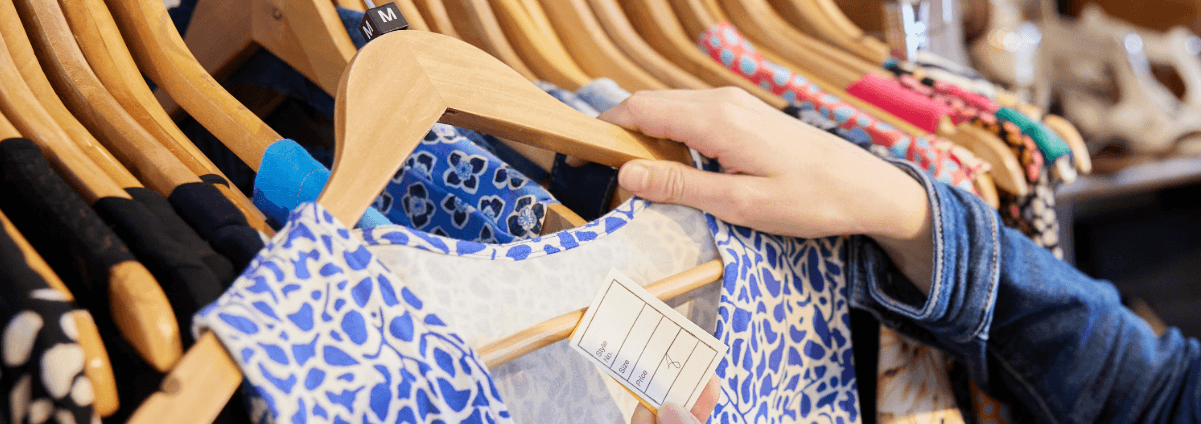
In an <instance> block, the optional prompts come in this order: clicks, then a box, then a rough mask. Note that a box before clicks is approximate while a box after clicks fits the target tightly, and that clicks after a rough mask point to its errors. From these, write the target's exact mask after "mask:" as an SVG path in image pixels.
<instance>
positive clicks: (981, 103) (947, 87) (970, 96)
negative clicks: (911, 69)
mask: <svg viewBox="0 0 1201 424" xmlns="http://www.w3.org/2000/svg"><path fill="white" fill-rule="evenodd" d="M934 90H935V91H938V92H939V93H944V94H949V95H952V96H955V97H958V98H960V99H963V101H965V102H967V103H968V104H970V105H972V107H975V108H976V109H980V110H982V111H985V112H988V113H991V114H996V113H997V111H998V110H1001V107H1000V106H998V105H997V103H996V102H994V101H992V100H989V98H988V97H984V96H981V95H979V94H976V93H972V92H970V91H967V90H964V89H963V87H960V86H958V85H955V84H951V83H949V82H946V81H934Z"/></svg>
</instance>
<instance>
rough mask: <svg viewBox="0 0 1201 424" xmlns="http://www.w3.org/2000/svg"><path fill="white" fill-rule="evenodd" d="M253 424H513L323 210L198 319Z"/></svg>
mask: <svg viewBox="0 0 1201 424" xmlns="http://www.w3.org/2000/svg"><path fill="white" fill-rule="evenodd" d="M194 326H195V328H194V331H195V332H196V333H197V335H198V336H199V334H200V333H202V332H203V331H206V330H207V331H213V332H214V333H215V334H216V335H217V337H218V338H219V339H220V340H221V343H222V344H223V345H224V346H225V347H226V349H228V350H229V352H230V354H231V356H232V357H233V358H234V359H235V361H236V362H237V363H238V366H239V367H240V368H241V369H242V372H243V374H244V375H245V376H246V384H247V385H248V387H250V390H249V391H250V393H251V405H252V414H253V415H254V418H255V419H256V421H257V422H267V423H274V422H292V423H299V422H308V421H309V420H312V421H313V422H334V423H351V422H353V423H360V422H362V423H385V422H386V423H394V422H410V423H417V422H475V423H484V422H488V423H495V422H502V423H503V422H511V420H510V418H509V413H508V411H507V410H506V408H505V406H504V404H503V403H502V402H501V399H500V395H499V393H498V392H497V391H496V389H495V387H494V385H493V382H492V378H491V376H490V375H489V373H488V370H487V368H486V367H485V366H484V364H483V361H482V360H480V358H479V357H478V356H477V355H476V354H475V352H474V351H472V350H471V348H470V347H469V346H467V344H466V343H465V342H464V341H463V340H462V339H461V338H460V337H459V336H458V335H457V334H455V332H453V331H451V330H450V328H449V327H448V326H447V324H446V323H445V322H443V321H442V319H440V318H439V317H438V315H436V314H434V313H433V312H432V311H430V310H429V309H427V308H425V307H424V303H423V302H422V301H421V299H420V298H419V297H417V296H415V295H414V294H413V293H412V292H411V291H410V290H409V289H408V288H407V287H405V285H404V282H403V281H401V280H400V279H398V278H397V277H396V276H395V275H394V274H392V273H391V272H390V271H389V270H388V269H387V268H386V267H384V265H383V264H381V263H380V262H379V261H378V260H377V259H376V258H375V257H374V256H373V255H372V253H371V251H370V250H368V249H367V248H366V246H365V245H364V244H363V242H362V241H361V240H359V239H358V238H357V237H354V236H352V234H351V232H350V231H349V230H348V229H347V228H345V227H344V226H343V225H342V224H341V223H339V222H338V221H337V220H336V219H334V217H333V216H332V215H330V214H329V212H327V211H325V209H324V208H322V207H321V206H320V205H317V204H315V203H305V204H302V205H301V206H300V207H298V208H297V209H296V210H295V211H293V213H292V216H291V217H290V219H289V220H288V223H287V224H286V225H285V227H284V228H283V230H281V231H280V232H279V233H278V234H276V236H275V238H274V239H273V240H272V241H271V243H270V244H269V245H268V246H267V247H266V248H265V249H264V250H263V251H262V252H260V254H259V255H258V256H257V257H256V258H255V259H254V261H253V262H252V263H251V264H250V266H249V268H247V270H246V271H245V272H243V274H242V275H241V276H240V277H239V278H238V279H237V280H236V281H235V282H234V284H233V286H232V287H230V289H229V290H228V291H227V292H226V293H225V294H223V295H222V296H221V298H220V299H218V300H217V301H216V302H214V303H213V304H211V305H209V306H207V307H205V308H204V309H202V310H201V311H200V312H199V313H197V315H196V318H195V319H194Z"/></svg>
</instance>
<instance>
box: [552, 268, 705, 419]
mask: <svg viewBox="0 0 1201 424" xmlns="http://www.w3.org/2000/svg"><path fill="white" fill-rule="evenodd" d="M571 347H572V348H573V349H575V350H576V351H578V352H579V353H580V354H582V355H584V356H585V357H588V358H589V359H591V360H592V361H593V362H594V363H596V364H597V365H599V366H600V367H601V369H604V370H605V372H607V373H608V374H609V375H610V376H612V377H613V378H614V379H616V380H617V382H619V383H621V384H622V385H623V386H625V387H626V389H627V390H629V391H630V393H633V394H634V395H635V396H637V397H638V398H639V399H640V400H641V401H642V402H643V403H644V404H645V405H646V406H647V407H649V408H651V409H652V410H658V409H659V406H660V405H662V404H664V403H666V402H669V401H670V402H674V403H677V404H680V405H683V406H684V408H685V409H691V408H692V405H693V404H695V403H696V400H697V398H698V397H700V395H701V390H702V389H704V387H705V384H706V383H708V382H709V376H710V375H712V374H713V372H714V370H716V369H717V364H718V362H719V361H721V358H722V356H723V355H725V353H726V345H724V344H722V343H721V342H720V341H718V340H717V339H716V338H714V337H713V336H712V335H710V334H709V333H708V332H706V331H704V330H702V329H701V328H700V327H698V326H697V325H696V324H694V323H692V321H689V320H688V318H685V317H684V316H683V315H680V313H679V312H676V311H675V310H674V309H672V308H671V307H669V306H667V304H666V303H663V302H662V301H660V300H659V299H656V298H655V297H654V296H652V295H651V294H650V293H648V292H647V291H646V290H645V289H643V288H642V286H639V285H638V284H635V283H634V282H633V281H631V280H630V278H629V277H626V276H625V275H624V274H622V273H621V272H620V271H617V270H616V269H614V270H611V271H609V276H608V277H607V278H606V279H605V283H604V284H602V286H601V290H600V293H598V294H597V295H596V298H595V299H593V300H592V306H591V307H589V308H588V310H587V311H586V312H585V313H584V319H583V320H582V321H580V324H579V326H577V327H576V329H575V331H574V332H572V334H571Z"/></svg>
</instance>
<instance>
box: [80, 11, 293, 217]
mask: <svg viewBox="0 0 1201 424" xmlns="http://www.w3.org/2000/svg"><path fill="white" fill-rule="evenodd" d="M59 4H60V6H61V7H62V10H63V12H64V15H65V17H66V18H67V21H68V24H69V25H70V28H71V31H72V32H73V33H74V34H75V39H76V40H77V41H78V42H79V47H80V50H81V51H82V52H83V54H84V56H85V57H86V58H87V62H88V64H89V65H91V69H92V70H93V71H94V72H95V73H96V76H97V77H98V78H99V79H100V81H101V82H102V83H103V84H104V86H105V87H106V88H108V92H109V93H110V94H112V95H113V97H114V98H115V99H116V100H117V102H118V103H120V104H121V105H122V106H124V108H125V110H126V111H127V112H129V114H130V115H131V116H132V117H133V119H134V120H135V121H137V123H138V124H139V125H141V126H142V128H144V129H146V130H147V131H148V132H149V133H150V134H151V135H152V136H153V137H154V138H155V139H156V140H157V141H158V142H159V143H160V144H162V145H163V146H164V147H166V148H167V150H168V151H169V152H171V153H172V154H173V155H174V156H175V157H176V158H177V159H179V161H180V162H182V163H183V164H184V165H185V166H186V167H187V168H188V169H189V170H190V171H191V172H192V173H193V174H195V175H196V176H203V175H217V176H219V177H221V178H222V179H223V180H226V181H229V178H227V177H226V176H225V174H224V173H222V172H221V170H220V169H218V168H217V166H216V165H214V164H213V162H212V161H210V160H209V159H208V157H207V156H205V155H204V153H202V152H201V151H200V149H199V148H197V147H196V145H195V144H193V143H192V141H191V140H189V139H188V137H187V136H185V135H184V134H183V131H180V129H179V127H177V126H176V125H175V122H174V121H172V120H171V118H170V117H169V116H167V113H166V111H164V110H163V108H162V106H160V105H159V103H158V101H157V100H155V98H154V94H153V93H151V92H150V87H148V86H147V85H146V80H145V79H143V78H142V73H141V72H140V71H139V70H138V67H137V65H136V64H135V63H134V60H133V57H132V56H131V55H130V53H129V49H128V48H127V47H126V46H125V40H123V39H122V38H121V32H120V30H119V29H118V28H117V25H116V23H115V22H114V21H113V18H112V15H110V14H109V11H108V9H107V8H106V7H105V6H104V3H103V0H78V1H76V0H70V1H61V2H60V3H59ZM213 186H214V187H215V188H217V189H218V191H220V192H221V193H222V195H224V196H225V197H226V198H227V199H229V200H230V202H231V203H233V204H234V205H235V206H236V207H237V208H238V209H239V210H240V211H242V213H243V215H245V216H246V218H247V221H248V222H249V223H250V225H251V226H252V227H254V228H256V229H259V230H264V229H268V228H269V227H268V225H267V223H266V222H265V219H266V218H265V217H264V216H263V214H262V212H260V211H259V210H258V209H257V208H256V207H255V206H254V205H253V204H252V203H251V202H250V199H247V198H246V196H245V195H244V194H242V192H241V191H240V190H230V189H229V187H227V186H225V185H219V184H214V185H213Z"/></svg>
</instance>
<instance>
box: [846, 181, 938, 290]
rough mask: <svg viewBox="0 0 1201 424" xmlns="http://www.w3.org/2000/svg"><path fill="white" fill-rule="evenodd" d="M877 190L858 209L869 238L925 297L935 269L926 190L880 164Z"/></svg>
mask: <svg viewBox="0 0 1201 424" xmlns="http://www.w3.org/2000/svg"><path fill="white" fill-rule="evenodd" d="M882 164H883V165H884V166H886V167H887V168H888V169H887V170H881V171H880V174H879V175H878V176H877V177H878V179H876V180H875V184H874V185H875V187H876V189H875V190H874V192H873V195H872V196H870V197H871V199H869V200H867V202H868V203H867V204H866V205H864V206H863V207H861V208H859V209H860V211H861V213H862V214H864V215H865V216H863V217H861V218H860V219H861V220H862V222H864V223H866V224H867V227H866V228H865V229H864V231H863V232H862V233H861V234H864V235H866V236H868V237H871V238H872V239H873V240H875V241H876V243H877V244H879V245H880V247H881V248H882V249H883V250H884V252H885V253H886V254H887V255H888V256H889V258H890V259H892V261H893V263H894V264H896V266H897V268H898V269H900V270H901V272H902V273H903V274H905V276H906V277H908V278H909V280H910V281H911V282H913V283H914V285H915V286H917V288H918V289H919V290H921V291H922V293H925V294H928V293H929V289H930V284H931V274H932V270H933V266H934V263H933V262H934V240H933V219H934V218H933V212H932V210H931V207H930V201H929V194H928V193H927V192H926V189H925V187H923V186H922V184H921V183H920V182H919V181H918V180H917V179H915V178H913V177H912V176H910V175H909V174H908V173H906V172H905V171H903V170H901V169H900V168H897V167H896V166H893V165H892V164H888V163H883V162H882Z"/></svg>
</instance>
